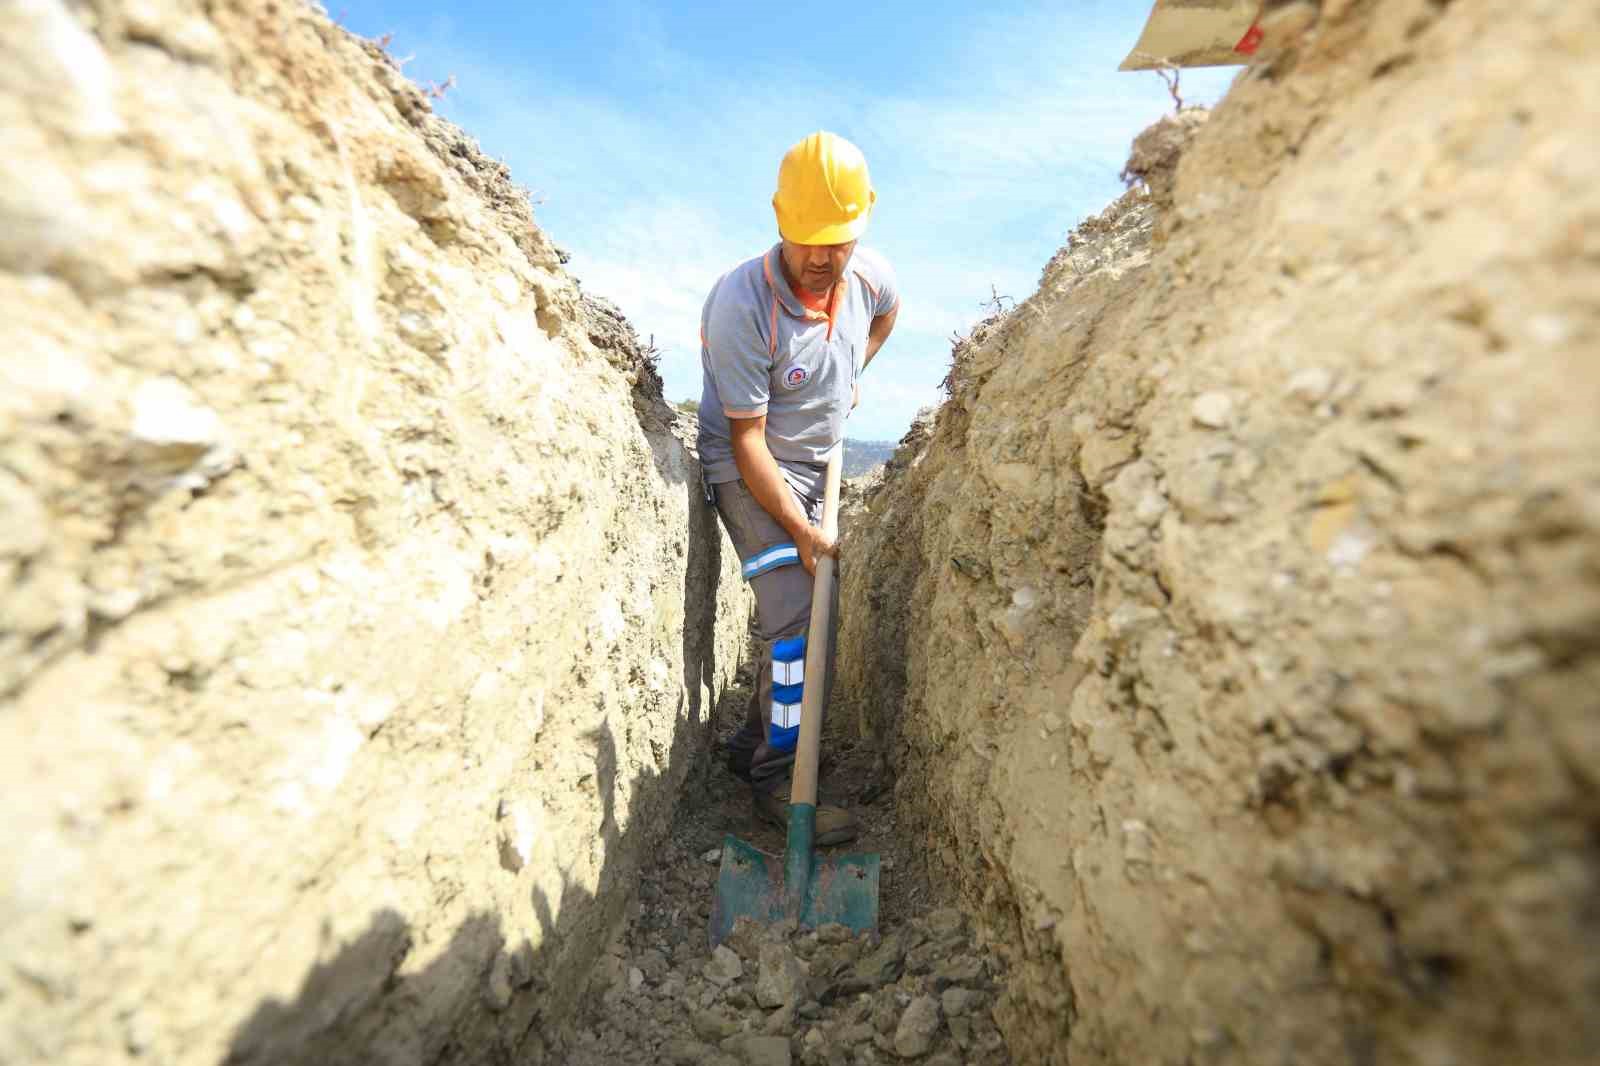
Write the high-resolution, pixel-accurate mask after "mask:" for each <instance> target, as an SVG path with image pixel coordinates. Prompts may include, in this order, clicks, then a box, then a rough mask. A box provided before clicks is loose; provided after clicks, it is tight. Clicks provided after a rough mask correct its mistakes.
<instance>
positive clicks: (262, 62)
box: [0, 0, 749, 1066]
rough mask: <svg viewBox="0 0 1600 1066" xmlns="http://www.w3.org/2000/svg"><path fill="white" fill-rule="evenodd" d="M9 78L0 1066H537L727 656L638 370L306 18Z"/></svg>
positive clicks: (17, 42) (728, 625)
mask: <svg viewBox="0 0 1600 1066" xmlns="http://www.w3.org/2000/svg"><path fill="white" fill-rule="evenodd" d="M0 57H3V59H4V61H3V62H0V127H3V128H4V129H5V131H6V151H5V152H4V153H3V154H0V782H3V784H0V809H3V812H4V824H5V826H6V846H5V848H4V849H3V852H0V900H3V902H0V910H3V911H4V914H5V920H4V922H3V923H0V957H3V958H4V959H5V966H4V968H3V969H0V1061H4V1062H9V1063H18V1064H21V1063H38V1062H54V1063H79V1064H94V1066H105V1064H109V1063H119V1062H135V1061H137V1062H140V1063H193V1064H205V1066H215V1064H217V1063H221V1062H228V1063H240V1064H243V1063H261V1064H269V1063H270V1064H277V1063H290V1062H306V1063H327V1062H357V1061H359V1062H365V1063H407V1064H413V1063H422V1062H453V1061H454V1062H485V1061H509V1059H510V1058H511V1057H512V1056H513V1055H515V1056H517V1061H537V1060H538V1056H539V1050H540V1046H541V1039H540V1034H541V1032H543V1031H546V1030H547V1029H548V1028H549V1027H551V1026H554V1025H557V1024H559V1023H560V1021H561V1019H562V1017H563V1016H564V1014H565V1012H566V1010H567V1008H568V1007H569V1006H570V1005H571V1000H572V998H573V996H574V995H575V990H576V989H577V987H579V985H580V984H581V979H582V977H583V975H584V974H585V973H586V972H587V970H588V967H589V964H590V962H591V961H592V959H593V958H594V957H595V955H596V954H597V953H598V952H600V951H601V950H603V948H604V945H605V941H606V936H607V934H608V932H609V931H610V929H611V927H612V926H613V924H614V923H615V921H616V920H617V918H618V917H619V915H620V913H621V907H622V904H623V902H624V901H625V897H626V896H627V893H628V891H629V888H630V881H631V878H632V874H633V871H634V870H635V869H636V868H637V866H638V863H639V860H640V857H641V855H642V854H643V853H644V852H645V851H646V850H647V849H649V848H650V847H651V846H652V845H653V844H654V842H655V841H656V840H657V839H659V836H660V833H661V832H662V831H663V830H664V828H665V825H666V821H667V818H668V816H669V815H670V812H671V807H672V803H673V798H674V795H675V792H676V790H677V788H678V786H679V784H680V782H681V780H682V777H683V774H684V772H685V767H686V766H687V765H688V764H689V762H690V756H691V755H692V754H693V753H694V752H695V751H697V750H700V749H701V747H702V746H703V744H704V742H705V740H706V731H707V730H706V727H707V723H708V720H709V715H710V711H711V708H712V706H713V704H714V703H715V701H716V700H717V699H718V697H719V695H720V693H721V691H722V690H723V688H724V686H725V685H726V684H727V683H728V682H729V680H730V679H731V677H732V674H733V671H734V669H735V667H736V666H737V664H738V661H739V657H740V655H741V653H742V649H743V638H744V633H745V620H746V618H747V616H748V610H749V608H748V604H747V602H746V599H745V595H746V594H745V592H744V591H743V589H742V587H741V586H740V584H739V581H738V570H737V565H736V560H735V559H734V557H733V553H732V550H731V548H729V547H728V546H727V545H726V544H725V543H724V541H723V538H722V535H721V533H720V531H719V530H718V528H717V526H716V524H715V520H714V516H713V515H711V514H710V512H709V511H707V510H706V509H705V508H704V507H703V506H701V505H700V504H699V503H698V502H697V493H696V491H695V488H694V487H695V485H696V483H697V479H698V473H697V467H696V463H695V459H694V457H693V455H692V454H691V453H690V452H689V450H688V449H687V448H686V447H685V446H684V444H683V443H682V442H680V440H679V439H678V435H677V434H679V433H681V432H682V427H678V426H675V425H674V423H673V419H672V413H671V412H670V410H668V409H667V408H666V407H665V405H663V404H661V403H660V401H659V381H658V380H654V375H653V369H652V368H651V367H650V365H649V363H648V360H646V359H645V358H644V357H643V356H642V355H641V354H640V352H639V350H638V345H637V342H636V339H635V338H634V337H633V335H632V331H631V329H630V328H629V327H628V326H627V324H626V323H624V322H622V321H621V319H620V317H619V316H616V315H615V314H613V313H612V312H611V311H610V310H609V309H608V308H606V307H605V306H604V305H602V304H599V303H596V302H594V301H591V300H588V299H587V298H585V297H583V296H581V294H580V292H579V290H578V288H577V286H576V284H575V282H574V281H573V280H572V279H571V278H570V277H569V276H568V275H567V274H566V273H565V272H564V270H563V269H562V266H561V256H560V254H559V253H558V252H557V250H556V249H555V247H554V246H553V245H552V244H551V243H550V241H549V240H548V239H547V238H546V237H545V236H544V235H543V234H542V233H541V232H540V230H539V229H538V227H537V226H536V225H535V224H534V223H533V220H532V218H531V215H530V211H529V208H528V206H527V201H526V197H525V196H524V195H523V194H522V193H521V192H520V191H519V190H518V189H516V188H515V186H513V185H512V184H511V183H510V181H509V180H508V176H507V174H506V172H505V168H504V167H503V166H502V165H500V164H499V163H497V162H495V161H493V160H490V159H488V158H486V157H485V156H483V155H482V154H481V153H479V152H478V150H477V148H476V146H475V145H474V144H473V143H472V142H471V141H470V140H468V139H467V138H466V137H464V136H463V135H462V134H461V133H460V131H459V130H456V129H454V128H453V127H451V126H450V125H449V124H447V123H445V122H442V121H441V120H439V119H438V118H436V117H435V116H434V115H433V114H432V113H431V109H430V105H429V100H428V98H427V96H426V95H425V94H424V93H423V92H422V91H420V90H419V89H418V88H417V87H416V86H414V85H412V84H410V83H409V82H408V81H407V80H406V79H404V78H403V77H402V76H401V75H400V73H399V70H398V68H397V67H396V65H395V64H394V62H393V61H392V60H391V59H390V58H389V57H387V56H386V55H385V54H384V53H383V52H382V50H381V49H380V48H378V47H377V46H375V45H373V44H370V43H366V42H360V41H358V40H356V39H354V38H352V37H350V36H348V35H347V34H345V33H344V32H343V31H341V30H339V29H337V28H336V27H334V26H333V25H332V24H331V23H330V22H329V21H328V19H327V18H326V17H325V16H324V15H323V14H322V13H321V10H320V9H314V8H313V7H311V6H308V5H306V4H304V3H300V2H298V0H294V2H283V3H253V2H251V3H247V2H242V0H241V2H231V3H228V2H224V3H207V4H201V3H198V2H193V0H154V2H144V3H134V2H131V0H130V2H113V0H102V2H95V3H73V4H69V3H65V2H61V0H19V2H15V3H10V4H7V5H4V17H3V18H0Z"/></svg>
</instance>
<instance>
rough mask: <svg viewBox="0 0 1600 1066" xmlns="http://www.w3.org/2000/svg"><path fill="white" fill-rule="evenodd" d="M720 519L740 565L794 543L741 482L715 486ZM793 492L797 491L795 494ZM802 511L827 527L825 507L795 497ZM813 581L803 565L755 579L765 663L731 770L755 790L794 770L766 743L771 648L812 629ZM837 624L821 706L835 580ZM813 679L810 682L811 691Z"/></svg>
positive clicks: (735, 742)
mask: <svg viewBox="0 0 1600 1066" xmlns="http://www.w3.org/2000/svg"><path fill="white" fill-rule="evenodd" d="M712 488H713V490H714V493H715V496H716V503H717V513H718V514H719V515H721V516H722V525H723V527H724V528H725V529H727V531H728V539H729V540H731V541H733V548H734V551H736V552H738V553H739V560H740V562H744V561H745V560H747V559H751V558H753V557H755V556H756V555H759V554H760V553H761V552H762V551H764V550H766V549H767V548H770V547H772V546H773V545H775V544H787V543H790V542H791V538H790V537H789V534H788V532H787V531H786V530H785V529H784V528H783V527H782V526H780V525H779V524H778V521H777V519H775V518H773V517H772V516H771V515H770V514H768V513H767V512H766V509H765V508H763V507H762V506H761V504H759V503H757V502H756V498H755V497H754V496H752V495H751V494H750V490H749V488H747V487H746V486H745V483H744V482H743V481H742V480H741V481H728V482H724V483H723V484H720V485H714V486H712ZM790 491H791V492H793V489H790ZM795 500H796V501H798V502H799V504H800V508H801V510H803V511H804V512H805V515H806V518H807V519H808V520H810V522H811V524H812V525H821V524H822V501H821V500H820V499H812V498H809V497H805V496H801V495H799V494H798V493H796V494H795ZM812 583H813V582H812V577H811V575H810V574H808V573H806V568H805V567H803V566H801V565H800V564H799V563H798V562H796V563H792V564H790V565H788V566H780V567H778V568H776V569H774V570H768V571H767V572H766V573H764V574H759V575H757V576H756V577H753V578H751V579H750V588H751V590H752V591H753V592H754V593H755V594H756V626H757V635H758V636H759V637H760V641H761V646H760V649H759V654H760V657H761V658H760V661H759V663H758V664H757V665H758V666H759V672H758V674H757V680H756V687H755V691H754V692H752V693H751V695H750V705H749V709H748V711H747V713H746V714H745V722H744V727H743V728H742V729H740V730H739V732H738V734H737V735H736V736H734V738H733V739H732V740H730V741H729V742H728V766H729V768H730V769H732V770H733V772H734V773H736V774H738V775H739V776H740V777H746V778H748V779H749V781H750V783H751V785H752V786H754V787H755V788H757V789H760V790H762V791H764V792H770V791H773V790H775V789H778V788H780V787H782V786H783V784H784V783H785V782H786V781H787V780H788V777H789V767H790V766H792V765H793V764H794V752H793V751H783V750H780V749H778V748H774V747H772V746H771V745H770V744H768V743H767V739H768V737H767V731H768V724H769V722H770V720H771V707H772V646H773V645H774V644H776V643H777V642H778V641H780V640H783V639H784V638H785V637H792V636H797V635H803V634H805V633H806V631H807V629H808V628H809V626H810V625H811V590H812ZM832 596H833V611H832V621H833V624H832V625H831V626H830V627H829V631H828V669H827V671H826V675H825V676H824V677H823V678H821V679H820V680H821V682H822V706H823V707H824V708H826V707H827V704H828V696H829V695H830V694H831V693H832V691H833V663H834V651H835V650H836V647H837V639H838V629H839V580H838V576H837V570H835V576H834V580H833V589H832ZM812 683H813V679H812V678H811V677H809V676H808V677H807V678H806V679H805V684H806V685H808V686H809V685H811V684H812Z"/></svg>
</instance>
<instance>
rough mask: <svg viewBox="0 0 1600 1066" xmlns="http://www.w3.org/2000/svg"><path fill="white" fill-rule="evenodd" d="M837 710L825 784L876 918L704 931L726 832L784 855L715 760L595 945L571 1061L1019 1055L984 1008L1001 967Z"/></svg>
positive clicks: (564, 1053) (554, 1049)
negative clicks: (613, 929)
mask: <svg viewBox="0 0 1600 1066" xmlns="http://www.w3.org/2000/svg"><path fill="white" fill-rule="evenodd" d="M749 683H750V673H749V667H748V666H747V667H746V668H745V670H744V671H742V672H741V674H740V676H739V678H738V683H737V687H735V688H733V689H730V691H729V695H728V697H727V698H725V699H724V700H723V701H722V703H721V704H720V706H719V708H718V713H717V719H716V721H717V728H718V733H719V736H720V737H721V738H722V739H723V740H726V739H727V738H728V737H730V736H732V734H733V733H734V732H735V731H737V729H738V726H739V723H740V722H741V721H742V718H743V715H744V709H745V701H746V700H747V699H748V685H749ZM847 735H848V731H847V730H845V729H842V728H836V727H835V723H834V722H833V721H830V723H829V728H828V730H827V735H826V736H825V743H824V759H823V764H822V773H823V783H822V792H823V796H824V798H825V799H827V800H830V801H832V802H838V803H842V804H844V805H845V806H848V807H849V808H850V809H851V810H852V811H853V812H854V813H855V814H856V816H857V817H858V818H859V820H860V822H861V826H862V832H861V836H860V837H859V838H858V839H857V840H855V841H853V842H851V843H849V844H847V845H844V846H843V847H842V848H841V849H839V850H845V851H863V852H876V853H878V854H879V855H880V856H881V859H882V866H883V870H882V882H881V886H880V892H881V895H880V901H879V926H878V929H877V930H876V931H875V932H873V933H870V934H863V935H861V936H859V937H852V936H851V935H850V934H849V932H848V931H847V930H845V929H843V927H839V926H832V927H825V928H823V929H821V930H816V931H810V930H799V931H796V930H792V929H786V928H783V927H781V926H780V927H773V928H762V927H759V926H756V925H754V924H748V923H745V922H743V921H742V920H741V923H740V925H739V926H738V927H736V929H735V931H734V933H733V935H731V936H730V937H729V938H728V941H727V943H726V944H725V945H724V946H722V947H720V948H718V949H717V950H715V951H713V950H712V949H711V947H710V944H709V942H708V937H707V926H708V923H709V917H710V911H711V901H712V897H713V893H714V891H715V883H716V877H717V870H718V864H719V861H720V859H721V848H722V844H723V839H724V836H725V834H728V833H733V834H734V835H736V836H738V837H740V838H741V839H743V840H746V841H748V842H750V843H752V844H754V845H756V846H757V847H759V848H760V849H762V850H763V851H766V852H768V853H771V854H775V855H781V854H782V853H783V847H784V837H783V833H782V832H781V831H780V830H778V829H776V828H774V827H772V826H770V825H768V824H767V823H765V822H763V821H761V820H759V819H757V818H755V817H754V816H753V814H752V812H751V806H750V793H749V788H748V786H746V785H744V783H743V782H741V781H739V780H738V779H737V778H735V777H734V776H733V775H732V774H731V773H729V772H728V771H727V770H726V769H725V768H724V767H723V765H722V764H721V762H720V760H719V759H708V760H705V761H703V762H701V763H700V765H699V766H698V767H697V769H695V770H694V771H692V772H691V773H690V775H689V778H688V781H687V783H686V786H685V791H684V794H683V795H682V796H681V797H680V800H679V808H678V814H677V816H676V818H675V819H674V821H673V824H672V829H671V832H670V835H669V837H668V840H667V841H666V843H665V844H664V845H663V846H662V848H661V849H660V851H659V853H658V856H657V858H656V860H655V861H654V862H653V863H652V864H651V865H650V866H648V867H647V868H646V869H645V870H643V871H642V873H641V875H640V879H639V885H638V892H637V895H636V896H635V898H634V899H633V901H632V902H631V904H630V906H629V909H628V915H627V920H626V923H625V926H624V928H623V930H622V932H621V933H620V935H619V936H618V937H617V938H616V939H615V940H614V942H613V943H612V945H611V947H610V949H609V951H608V952H607V954H606V955H605V956H603V957H602V959H601V961H600V964H599V966H598V967H597V970H596V973H595V975H594V977H593V979H592V985H591V988H590V989H589V991H588V993H587V994H586V995H585V997H584V999H585V1000H586V1001H587V1002H588V1004H589V1006H588V1008H587V1009H586V1010H585V1011H584V1012H583V1013H582V1014H581V1015H580V1017H579V1018H578V1019H577V1020H576V1022H575V1023H574V1025H573V1026H572V1027H570V1028H569V1029H568V1030H567V1031H566V1032H565V1033H563V1034H562V1036H561V1037H560V1038H559V1040H557V1041H555V1042H553V1044H552V1045H551V1047H550V1048H549V1049H548V1051H547V1056H548V1057H547V1059H546V1061H550V1062H564V1063H570V1064H572V1066H616V1064H619V1063H627V1064H633V1063H637V1064H641V1066H643V1064H647V1063H659V1062H672V1063H683V1064H686V1066H687V1064H699V1063H709V1064H713V1066H736V1064H744V1063H749V1064H751V1066H777V1064H781V1063H788V1062H800V1063H815V1064H828V1066H842V1064H853V1063H877V1062H897V1061H901V1060H902V1059H907V1058H915V1059H918V1060H920V1061H926V1062H929V1063H934V1064H939V1066H955V1064H958V1063H966V1064H973V1066H1000V1064H1004V1063H1008V1062H1009V1061H1010V1058H1009V1057H1008V1055H1007V1052H1006V1050H1005V1044H1004V1041H1003V1038H1002V1037H1001V1036H1000V1034H999V1031H998V1029H997V1027H996V1025H995V1023H994V1019H993V1016H992V1014H991V1008H992V1006H993V1004H994V1002H995V999H996V995H997V993H998V990H999V989H1000V988H1001V987H1003V985H1004V981H1005V968H1004V964H1003V963H1002V962H1001V961H1000V960H999V958H998V957H997V956H995V955H994V954H993V952H992V951H990V950H988V949H987V948H986V947H984V946H982V945H980V944H979V943H978V942H977V941H976V937H977V935H978V931H977V930H976V929H975V928H974V926H973V924H972V923H971V922H970V921H969V920H968V919H967V918H966V916H965V915H964V913H963V912H962V911H960V910H958V909H955V908H953V907H949V906H946V905H944V904H946V903H947V902H948V901H949V900H951V899H952V898H953V886H951V885H949V884H948V883H944V882H940V881H935V880H932V879H930V877H929V875H928V864H927V862H926V859H925V856H924V855H922V854H921V851H920V849H918V848H917V847H916V846H915V845H914V844H913V843H912V842H911V840H910V839H909V838H908V837H907V835H906V834H905V833H903V832H901V831H900V829H899V826H898V823H897V819H896V813H895V809H894V804H893V799H892V794H891V793H890V791H889V790H888V789H887V788H886V787H885V785H886V781H885V779H884V777H883V767H882V764H881V759H880V758H879V756H878V755H877V752H876V750H875V749H874V748H873V747H871V746H869V745H865V744H861V743H859V742H851V741H850V740H848V739H847Z"/></svg>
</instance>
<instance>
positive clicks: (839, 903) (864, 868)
mask: <svg viewBox="0 0 1600 1066" xmlns="http://www.w3.org/2000/svg"><path fill="white" fill-rule="evenodd" d="M807 856H808V858H809V862H810V869H809V870H806V869H804V860H801V865H800V867H799V868H798V869H797V875H798V876H799V877H801V878H802V879H803V880H804V882H805V883H804V884H803V885H801V886H800V892H799V899H798V904H799V908H798V909H799V913H798V915H797V916H796V917H797V920H798V922H799V923H800V925H801V926H804V927H806V928H811V929H815V928H816V927H817V926H819V925H826V924H828V923H829V922H838V923H839V924H840V925H842V926H845V927H846V928H848V929H849V930H850V931H851V932H855V933H861V932H865V931H866V930H868V929H871V928H873V927H874V926H876V925H877V924H878V856H877V855H874V854H869V853H854V854H841V855H821V854H818V853H817V852H815V851H810V850H809V849H807ZM786 865H788V864H786V863H785V861H784V859H783V858H780V857H779V856H776V855H768V854H767V853H766V852H764V851H761V850H760V849H759V848H756V847H755V846H754V845H751V844H747V843H745V842H744V841H742V840H740V839H739V838H738V837H735V836H734V835H732V834H731V833H730V834H729V835H728V836H726V837H724V838H723V841H722V868H721V869H720V870H719V871H718V872H717V895H716V898H715V899H714V900H712V903H711V945H712V946H713V947H715V946H716V945H718V944H720V943H722V941H723V940H724V939H725V938H726V937H727V935H728V934H729V933H730V932H732V931H733V923H734V922H736V921H737V920H739V919H740V918H741V917H742V918H753V919H755V920H756V921H758V922H760V923H761V924H763V925H771V924H773V923H776V922H781V921H783V920H784V919H785V918H787V917H789V914H788V911H789V909H790V906H791V903H790V895H791V893H790V892H789V879H788V877H787V876H785V870H784V867H785V866H786Z"/></svg>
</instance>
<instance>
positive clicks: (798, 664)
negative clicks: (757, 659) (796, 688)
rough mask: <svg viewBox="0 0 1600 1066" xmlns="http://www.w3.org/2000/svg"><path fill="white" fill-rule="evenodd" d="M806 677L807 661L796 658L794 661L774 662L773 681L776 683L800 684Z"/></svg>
mask: <svg viewBox="0 0 1600 1066" xmlns="http://www.w3.org/2000/svg"><path fill="white" fill-rule="evenodd" d="M805 679H806V661H805V660H804V659H796V660H795V661H794V662H792V663H785V662H774V663H773V664H772V683H773V684H774V685H798V684H800V683H801V682H802V681H804V680H805Z"/></svg>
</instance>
